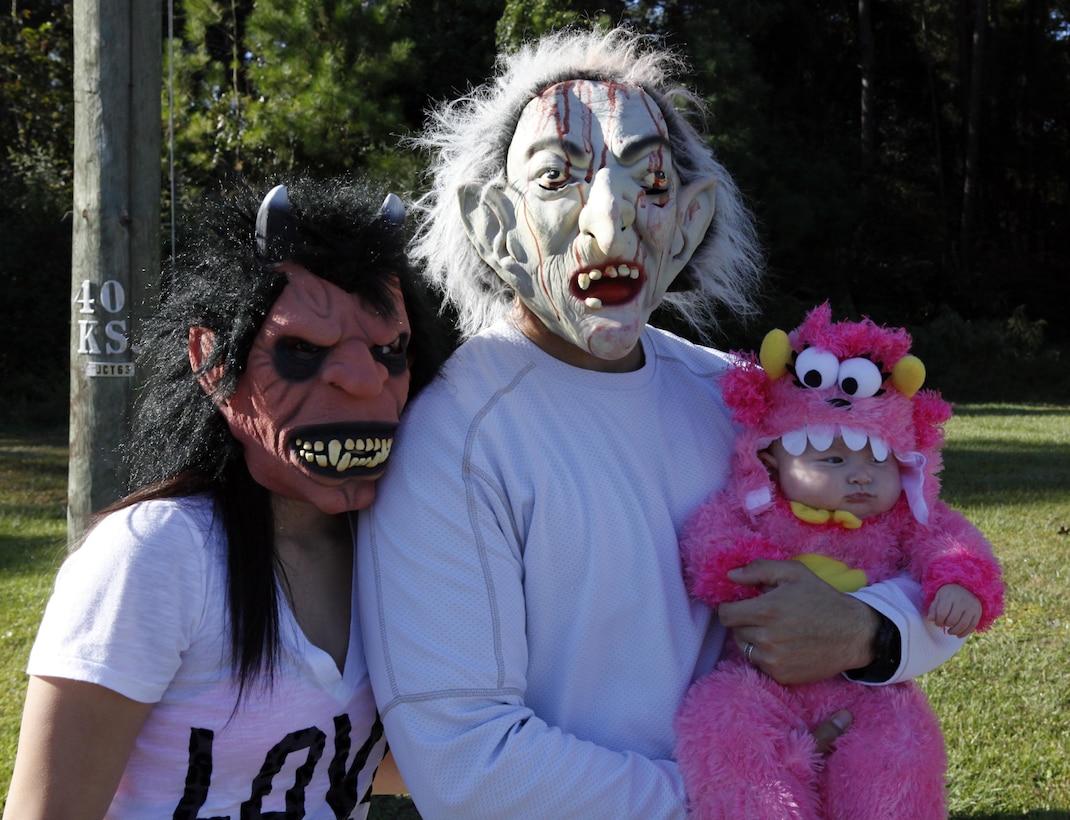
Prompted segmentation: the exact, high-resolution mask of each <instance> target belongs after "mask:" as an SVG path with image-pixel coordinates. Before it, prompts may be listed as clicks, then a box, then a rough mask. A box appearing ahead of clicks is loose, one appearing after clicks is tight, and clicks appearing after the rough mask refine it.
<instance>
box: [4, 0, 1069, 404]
mask: <svg viewBox="0 0 1070 820" xmlns="http://www.w3.org/2000/svg"><path fill="white" fill-rule="evenodd" d="M979 2H981V0H956V2H951V0H881V2H879V3H878V2H874V0H864V2H863V3H862V4H861V5H862V6H865V7H867V8H869V10H870V11H871V19H872V24H871V26H870V29H871V32H872V44H873V45H872V52H871V56H872V62H873V66H874V70H873V77H872V84H871V96H872V110H871V112H870V113H871V120H872V125H873V134H872V142H873V150H872V153H871V154H870V153H869V152H867V151H866V150H865V144H866V143H865V139H864V138H863V136H862V132H861V129H860V119H861V114H860V110H861V108H860V89H861V74H860V69H859V66H860V63H861V62H862V57H863V48H864V43H866V42H867V38H866V37H865V36H864V35H865V34H866V33H867V31H864V30H863V26H862V22H861V21H862V18H861V17H860V16H859V9H860V7H861V6H860V4H859V3H858V2H857V1H856V0H767V2H762V3H739V2H735V0H613V2H611V3H608V4H607V3H598V4H586V3H582V2H579V0H328V2H322V3H309V2H305V1H304V0H256V1H255V2H254V0H180V1H179V2H177V3H175V10H176V14H177V18H176V20H175V31H176V34H177V41H176V43H175V49H174V50H175V61H174V62H175V65H174V77H175V89H174V90H175V95H176V106H177V107H176V111H175V142H176V172H177V176H176V180H175V182H176V190H177V199H178V202H177V203H176V204H177V209H178V212H179V221H180V222H181V221H182V218H183V217H182V213H183V212H187V213H188V212H193V211H195V209H196V208H198V207H199V203H200V202H201V200H202V197H203V194H204V193H205V192H206V191H208V190H211V189H214V188H215V187H216V186H217V185H218V184H219V180H220V179H221V178H225V177H227V176H228V175H230V174H234V173H242V174H244V175H246V176H247V177H249V178H251V179H252V180H253V181H254V182H257V183H259V182H261V181H262V182H265V183H266V182H270V181H273V180H274V179H275V178H277V176H278V175H279V174H280V173H283V172H285V171H287V170H289V169H293V168H300V169H302V170H309V171H312V172H313V173H322V174H329V173H339V172H346V171H349V172H354V173H363V174H368V175H370V176H371V177H373V178H374V179H376V180H378V181H380V182H382V183H383V184H384V185H389V186H390V187H392V188H393V189H394V190H396V191H399V192H401V193H403V194H405V193H409V194H414V195H415V194H419V192H420V188H421V184H422V177H421V171H422V168H423V167H424V164H425V159H426V158H425V157H423V156H420V155H418V154H416V153H414V152H413V151H412V150H411V149H410V148H409V147H407V146H405V145H403V144H399V140H400V139H401V138H403V137H404V136H406V135H410V134H412V133H414V132H415V131H417V130H418V129H419V128H420V127H421V125H422V123H423V117H424V112H425V110H426V108H427V106H428V104H429V102H431V101H435V100H443V99H449V98H453V97H456V96H457V94H458V93H461V92H462V91H464V90H465V89H467V88H468V87H469V86H470V85H471V84H473V83H477V82H479V81H481V80H482V79H483V78H484V77H485V76H487V74H488V73H489V72H490V69H491V66H492V63H493V60H494V55H495V53H496V49H497V47H498V46H499V45H500V46H502V47H513V46H515V45H516V44H517V43H518V42H519V41H520V40H521V39H523V38H525V37H528V36H534V35H536V34H538V33H541V32H543V31H545V30H547V29H548V28H551V27H554V26H557V25H560V24H562V23H566V22H567V23H570V24H575V25H593V24H595V23H597V24H609V23H614V22H617V21H623V22H626V23H628V24H630V25H633V26H636V27H638V28H639V29H641V30H643V31H648V32H650V33H652V34H655V35H658V36H660V37H661V38H663V39H664V41H665V42H666V43H667V44H668V45H669V46H670V47H673V48H675V49H677V50H679V51H680V52H681V54H682V55H683V56H684V57H685V58H686V59H687V60H688V61H689V63H690V65H691V66H692V67H693V71H692V72H691V74H690V75H689V76H688V78H687V80H688V84H689V85H691V86H693V87H694V89H695V91H696V92H697V93H698V94H699V95H700V97H701V98H702V99H703V100H704V101H705V103H706V105H707V109H708V111H707V114H706V117H705V119H704V121H703V122H701V123H700V126H701V127H702V129H703V130H704V131H705V132H706V133H707V134H708V135H709V137H708V138H709V141H710V143H711V145H712V146H713V147H714V149H715V150H716V151H717V153H718V155H719V156H720V157H721V158H722V160H723V161H724V163H725V164H726V165H727V166H728V167H729V169H730V170H731V171H732V173H733V174H734V175H735V177H736V178H737V180H738V181H739V183H740V185H741V187H742V189H743V190H744V192H745V194H746V196H747V198H748V201H749V202H750V204H751V206H752V208H753V210H754V211H755V214H756V216H757V218H758V221H759V227H760V234H761V237H762V239H763V242H764V244H765V247H766V248H767V256H768V262H769V264H768V268H769V277H768V284H767V286H766V290H765V291H764V293H763V294H762V299H763V301H764V303H765V305H766V307H767V310H766V316H765V317H764V318H763V319H762V320H761V323H760V324H761V326H762V327H766V326H769V325H779V326H789V327H790V326H794V323H796V322H797V320H798V319H799V318H800V317H801V316H802V314H803V312H804V311H805V310H806V309H807V308H808V307H811V306H812V305H814V304H815V303H817V302H820V301H823V300H825V299H830V300H831V301H832V304H833V308H834V310H835V311H836V312H837V313H842V314H844V315H851V316H857V315H861V314H867V315H871V316H873V317H874V318H875V319H877V320H879V321H883V322H888V323H892V324H901V325H907V326H909V327H910V328H911V329H912V330H916V331H918V332H919V333H920V334H921V335H922V336H927V337H930V338H933V339H936V338H938V337H939V338H942V339H943V340H944V341H943V342H942V343H941V344H939V345H938V344H935V343H934V344H932V345H931V346H930V348H929V361H931V362H933V364H934V365H935V366H936V369H937V371H938V372H939V371H941V370H946V372H947V373H948V374H949V378H948V380H947V381H946V383H947V384H949V385H950V384H953V383H954V382H953V381H952V379H953V378H955V377H956V374H955V373H953V372H952V371H954V369H955V366H956V363H958V362H960V361H961V360H960V359H958V358H957V357H956V355H954V354H953V353H952V352H951V351H961V349H962V348H963V346H964V339H965V338H966V337H971V338H972V336H973V335H975V334H976V333H977V332H979V329H982V328H984V329H988V330H986V331H985V332H986V333H989V337H988V338H987V340H986V342H987V343H988V344H993V345H995V344H997V343H998V345H999V346H998V348H997V350H998V355H997V356H996V357H995V358H996V359H997V360H998V363H999V367H1000V368H1005V369H1006V370H1008V371H1011V375H1013V371H1014V370H1015V369H1016V368H1018V367H1021V368H1022V372H1030V373H1043V372H1045V371H1047V372H1049V373H1050V372H1051V371H1052V370H1053V369H1056V368H1058V366H1059V365H1060V364H1062V365H1065V363H1066V355H1067V353H1066V349H1067V346H1068V345H1070V323H1067V322H1066V321H1064V319H1063V316H1062V312H1063V311H1064V310H1065V306H1066V305H1067V304H1070V276H1068V275H1067V273H1068V271H1070V232H1068V231H1066V230H1065V228H1064V226H1065V225H1067V224H1070V107H1068V106H1067V105H1066V100H1067V99H1070V2H1068V0H1002V2H1000V3H991V2H988V3H987V8H988V14H987V16H986V17H985V18H984V19H983V26H982V27H981V28H980V30H978V31H975V18H976V15H975V11H976V9H977V8H978V3H979ZM11 9H12V13H11V14H10V15H9V14H7V13H4V14H3V15H0V184H2V185H3V190H4V197H3V198H2V199H0V225H2V229H0V298H3V299H4V301H5V302H6V303H7V304H12V305H17V306H19V308H20V309H19V310H18V311H17V316H16V317H15V319H14V325H13V326H12V329H11V331H10V333H9V340H8V344H7V345H6V346H5V347H4V348H3V349H2V351H0V373H2V381H3V385H4V386H3V391H4V392H3V396H4V401H2V402H0V419H12V420H17V419H20V418H27V417H28V416H29V415H31V414H32V415H38V413H39V412H43V413H44V414H45V415H46V416H49V417H51V418H53V419H59V418H62V417H63V415H64V414H65V412H66V410H65V406H64V405H65V402H66V394H67V387H66V382H67V378H66V375H65V373H66V368H67V365H66V359H67V353H66V350H65V347H66V345H67V329H66V321H67V316H68V307H69V303H68V299H69V293H68V291H69V253H70V232H71V231H70V223H69V222H68V221H66V220H65V218H64V217H65V215H66V214H67V213H68V212H69V211H70V209H71V206H70V202H71V182H72V180H71V174H72V172H71V162H70V158H71V153H72V145H71V141H72V139H73V116H72V110H71V108H72V102H71V100H72V89H71V84H70V73H71V62H72V39H73V27H72V21H71V13H72V7H71V3H70V2H69V0H67V2H61V0H21V1H20V2H16V3H13V4H12V6H11ZM161 30H162V31H166V27H165V26H161ZM167 45H168V44H167V43H166V42H165V43H162V46H164V47H165V49H166V50H165V54H166V53H167V52H168V51H169V49H167ZM975 58H979V59H980V62H979V66H980V68H981V71H980V72H979V73H978V75H977V77H978V78H979V79H977V80H976V81H975V79H974V77H973V75H972V74H971V67H972V63H973V61H974V59H975ZM164 65H165V67H166V66H167V59H166V56H165V62H164ZM164 85H165V86H166V83H165V84H164ZM162 93H163V94H164V95H165V97H166V96H167V93H168V89H167V88H166V87H164V88H162ZM971 101H973V102H974V103H976V105H974V106H972V105H971ZM164 112H165V120H166V119H167V101H166V99H165V106H164ZM971 117H972V119H971ZM971 134H974V135H976V137H977V140H978V142H977V148H978V150H977V152H976V156H975V158H974V159H973V160H972V164H971V159H970V157H971V155H970V146H971V145H972V143H971V140H970V135H971ZM163 165H164V162H163V158H161V172H162V173H164V174H166V169H164V167H163ZM968 180H969V181H972V185H971V191H972V193H971V196H970V197H967V196H966V188H967V181H968ZM168 187H169V186H166V185H165V186H164V188H165V190H166V189H167V188H168ZM164 238H165V241H167V240H168V239H169V236H168V233H167V231H166V230H165V231H164ZM27 306H30V309H26V308H27ZM1019 308H1021V309H1022V313H1021V315H1022V316H1024V317H1027V318H1026V320H1025V321H1026V322H1027V323H1029V324H1032V325H1035V328H1036V329H1040V328H1042V332H1043V342H1042V348H1043V349H1031V350H1024V349H1022V348H1021V347H1020V346H1015V345H1011V346H1008V345H1006V344H1004V343H1003V342H1002V341H1001V340H1000V336H1001V334H1003V333H1004V332H1009V330H1008V328H1009V327H1010V324H1011V323H1013V321H1014V320H1013V318H1012V317H1013V316H1014V315H1015V311H1016V310H1018V309H1019ZM952 316H953V317H957V320H955V321H958V322H959V323H960V324H959V325H956V324H955V322H954V321H952V320H951V319H949V318H948V317H952ZM1041 323H1043V324H1041ZM930 325H933V327H932V329H931V331H926V330H925V329H926V328H928V326H930ZM956 328H957V330H956ZM959 331H961V332H962V333H964V334H966V335H965V336H955V335H954V333H956V332H959ZM756 332H757V330H756V329H754V328H740V327H738V326H737V324H736V323H735V322H734V321H733V320H732V318H731V317H725V328H724V333H723V334H722V336H721V337H720V339H722V340H723V341H722V344H723V346H726V347H731V348H740V347H750V346H752V345H751V341H752V339H753V337H754V335H755V334H756ZM980 349H981V348H977V347H974V348H973V350H980ZM1012 349H1013V350H1014V351H1015V354H1014V356H1017V357H1018V358H1014V357H1012V356H1011V355H1010V352H1009V351H1011V350H1012ZM941 360H942V361H941ZM29 363H32V365H31V364H29ZM1030 368H1033V369H1032V370H1031V369H1030ZM971 371H972V372H971V373H970V374H969V376H968V377H967V378H966V379H963V380H962V381H963V387H964V388H969V387H970V386H971V385H972V386H973V387H976V388H978V389H980V388H981V387H984V389H992V390H993V391H994V392H993V393H991V394H986V395H984V396H983V398H987V399H990V400H996V399H1001V398H1002V399H1013V398H1014V397H1015V396H1016V395H1017V393H1016V391H1017V384H1018V382H1017V380H1015V379H1010V378H1004V377H1003V376H1002V375H1000V376H998V377H997V376H996V375H995V374H994V372H993V371H991V370H990V369H981V370H980V371H978V370H974V369H973V368H972V367H971ZM978 373H980V375H981V376H982V378H977V377H976V376H977V375H978ZM1060 384H1062V385H1063V386H1062V387H1060V386H1059V385H1060ZM1047 385H1052V388H1053V391H1055V392H1052V393H1050V394H1043V393H1042V392H1041V391H1043V390H1044V389H1045V388H1046V386H1047ZM1029 389H1030V390H1031V391H1036V392H1035V395H1037V397H1038V398H1043V397H1049V398H1056V397H1058V396H1063V395H1065V392H1058V391H1059V390H1062V391H1065V384H1064V382H1060V380H1059V379H1058V378H1056V379H1052V378H1050V377H1049V378H1035V379H1033V378H1031V379H1030V380H1029ZM955 390H956V392H957V391H958V388H957V387H956V388H955ZM964 395H970V396H975V395H978V394H976V393H974V392H970V391H968V390H967V391H964Z"/></svg>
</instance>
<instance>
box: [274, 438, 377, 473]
mask: <svg viewBox="0 0 1070 820" xmlns="http://www.w3.org/2000/svg"><path fill="white" fill-rule="evenodd" d="M294 443H295V444H296V445H297V448H298V455H299V456H300V457H301V458H303V459H304V460H305V461H306V462H308V463H309V464H316V465H318V466H319V467H333V468H334V469H335V470H337V471H338V472H340V473H344V472H345V471H346V470H348V469H350V468H357V467H363V468H366V469H367V468H374V467H378V466H379V465H380V464H382V463H383V462H384V461H386V460H387V459H388V458H389V457H390V448H391V447H393V445H394V440H393V439H392V438H360V439H351V438H347V439H345V440H344V441H343V440H341V439H336V438H332V439H329V440H327V441H324V440H322V439H318V440H316V441H309V440H307V439H297V440H296V441H295V442H294Z"/></svg>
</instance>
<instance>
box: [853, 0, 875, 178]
mask: <svg viewBox="0 0 1070 820" xmlns="http://www.w3.org/2000/svg"><path fill="white" fill-rule="evenodd" d="M858 43H859V47H860V50H861V69H862V100H861V109H862V110H861V117H860V126H861V135H860V136H861V149H862V168H863V170H865V171H866V172H867V173H868V172H869V170H870V169H871V168H872V166H873V159H874V153H875V150H876V148H875V136H874V135H875V134H876V124H875V123H874V119H873V118H874V114H873V73H874V69H875V66H876V62H877V57H876V52H875V49H874V45H873V18H872V14H871V9H870V0H858Z"/></svg>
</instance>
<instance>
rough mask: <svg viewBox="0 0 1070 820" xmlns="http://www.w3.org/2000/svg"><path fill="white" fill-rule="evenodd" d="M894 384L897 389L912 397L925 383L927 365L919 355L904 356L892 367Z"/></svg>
mask: <svg viewBox="0 0 1070 820" xmlns="http://www.w3.org/2000/svg"><path fill="white" fill-rule="evenodd" d="M892 384H894V385H895V389H896V390H898V391H899V392H900V393H902V394H903V395H904V396H906V397H907V398H908V399H909V398H912V397H913V395H914V394H915V393H917V392H918V390H920V389H921V386H922V385H923V384H925V365H924V364H922V361H921V359H919V358H918V357H917V356H904V357H903V358H902V359H900V360H899V361H897V362H896V363H895V367H893V368H892Z"/></svg>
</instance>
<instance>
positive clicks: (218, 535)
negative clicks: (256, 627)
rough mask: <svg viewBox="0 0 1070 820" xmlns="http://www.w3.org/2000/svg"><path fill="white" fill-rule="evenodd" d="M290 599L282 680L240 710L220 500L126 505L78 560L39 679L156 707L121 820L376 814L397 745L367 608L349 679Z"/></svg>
mask: <svg viewBox="0 0 1070 820" xmlns="http://www.w3.org/2000/svg"><path fill="white" fill-rule="evenodd" d="M353 588H354V589H356V582H355V579H354V585H353ZM279 601H280V621H281V623H280V631H281V633H282V635H281V637H282V654H281V658H280V662H279V665H278V667H277V669H276V671H275V677H274V682H273V685H272V686H270V687H268V686H267V684H266V682H265V683H263V684H261V683H260V682H259V681H258V682H256V683H255V684H254V685H253V686H252V687H251V688H250V689H247V691H246V693H245V695H244V698H243V700H242V702H241V706H240V708H239V709H237V710H235V703H236V699H237V687H236V684H235V681H234V679H233V678H232V675H231V667H230V641H229V634H230V631H229V618H228V616H227V609H226V559H225V546H224V541H223V533H222V522H221V521H219V520H218V519H215V518H214V516H213V511H212V504H211V502H210V500H209V499H208V498H206V497H204V496H197V497H192V498H185V499H173V500H162V501H149V502H145V503H142V504H137V505H134V506H132V507H129V508H127V509H125V510H122V511H120V512H117V513H114V514H112V515H110V516H108V517H107V518H105V519H104V520H103V521H102V522H101V523H100V524H99V525H98V526H97V527H96V528H95V529H94V530H93V531H92V532H91V533H90V535H89V537H88V538H87V539H86V541H85V543H84V544H83V545H82V546H81V547H80V548H79V549H78V550H77V551H76V552H74V553H73V554H72V555H71V556H70V557H69V558H68V559H67V561H66V562H65V563H64V565H63V567H62V568H61V569H60V572H59V575H58V577H57V580H56V588H55V592H54V593H53V595H52V598H51V600H50V601H49V604H48V608H47V610H46V612H45V616H44V620H43V622H42V624H41V629H40V632H39V634H38V636H37V641H36V643H35V644H34V647H33V650H32V652H31V654H30V662H29V673H30V674H31V675H37V676H49V677H58V678H67V679H73V680H80V681H88V682H91V683H96V684H100V685H102V686H105V687H107V688H109V689H112V690H114V691H116V692H118V693H120V694H122V695H125V696H126V697H129V698H131V699H133V700H137V701H140V702H143V703H153V704H155V706H154V707H153V709H152V710H151V712H150V713H149V716H148V718H147V720H146V721H145V724H144V726H143V728H142V730H141V733H140V734H139V735H138V738H137V741H136V743H135V746H134V750H133V753H132V754H131V757H130V760H129V763H128V764H127V767H126V771H125V772H124V774H123V777H122V780H121V782H120V784H119V788H118V790H117V792H116V794H115V798H114V800H113V802H112V805H111V808H110V810H109V812H108V815H107V817H109V818H145V820H159V818H169V817H175V818H189V820H196V818H201V817H211V818H224V817H226V818H232V820H238V818H239V817H242V816H245V815H243V814H242V809H243V807H245V810H246V811H250V810H252V816H254V817H259V816H261V814H262V813H263V814H267V813H268V812H283V814H280V815H279V817H286V818H323V819H324V820H327V818H349V817H355V818H363V817H365V816H366V815H367V808H368V802H367V801H368V798H369V795H370V786H371V779H372V776H373V775H374V772H375V768H376V767H377V766H378V765H379V762H380V761H381V759H382V757H383V754H384V753H385V745H386V744H385V739H384V738H383V734H382V727H381V724H380V723H379V720H378V717H377V715H376V711H375V704H374V702H373V700H372V695H371V688H370V684H369V680H368V674H367V667H366V665H365V662H364V649H363V644H362V641H361V633H360V628H359V621H358V619H357V618H358V615H357V611H356V606H355V605H354V607H353V612H352V615H351V623H350V640H349V648H348V652H347V656H346V663H345V671H344V673H339V671H338V668H337V666H336V665H335V663H334V661H333V660H332V658H331V657H330V656H329V655H328V654H327V653H326V652H324V651H322V650H320V649H319V648H318V647H315V646H313V645H312V644H311V643H309V642H308V640H307V639H306V638H305V637H304V635H303V633H302V632H301V630H300V628H299V627H298V626H297V623H296V621H295V620H294V618H293V615H292V612H291V611H290V609H289V606H288V604H287V603H286V599H285V597H283V596H282V595H281V592H280V596H279ZM87 753H88V754H91V753H92V750H87ZM302 783H304V785H301V784H302Z"/></svg>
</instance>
